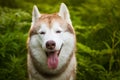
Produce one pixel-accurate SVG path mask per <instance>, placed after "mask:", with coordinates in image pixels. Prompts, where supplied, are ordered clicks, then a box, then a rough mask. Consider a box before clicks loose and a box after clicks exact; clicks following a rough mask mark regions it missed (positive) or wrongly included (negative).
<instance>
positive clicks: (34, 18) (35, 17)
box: [31, 5, 41, 27]
mask: <svg viewBox="0 0 120 80" xmlns="http://www.w3.org/2000/svg"><path fill="white" fill-rule="evenodd" d="M40 16H41V14H40V12H39V10H38V8H37V6H36V5H35V6H34V7H33V12H32V24H31V27H32V26H33V25H35V23H36V21H37V20H38V18H39V17H40Z"/></svg>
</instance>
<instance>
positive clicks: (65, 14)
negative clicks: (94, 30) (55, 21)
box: [58, 3, 72, 25]
mask: <svg viewBox="0 0 120 80" xmlns="http://www.w3.org/2000/svg"><path fill="white" fill-rule="evenodd" d="M58 15H59V16H61V17H62V18H63V19H64V20H66V21H67V22H68V23H69V24H70V25H72V22H71V19H70V15H69V11H68V9H67V6H66V5H65V4H64V3H62V4H61V6H60V10H59V13H58Z"/></svg>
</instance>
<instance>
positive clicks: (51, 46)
mask: <svg viewBox="0 0 120 80" xmlns="http://www.w3.org/2000/svg"><path fill="white" fill-rule="evenodd" d="M55 46H56V44H55V42H54V41H53V40H50V41H47V42H46V48H47V49H54V48H55Z"/></svg>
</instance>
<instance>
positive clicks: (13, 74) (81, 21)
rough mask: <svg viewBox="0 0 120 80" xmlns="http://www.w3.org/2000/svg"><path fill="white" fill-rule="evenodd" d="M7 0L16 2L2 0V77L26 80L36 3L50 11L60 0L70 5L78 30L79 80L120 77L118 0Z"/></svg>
mask: <svg viewBox="0 0 120 80" xmlns="http://www.w3.org/2000/svg"><path fill="white" fill-rule="evenodd" d="M7 1H9V3H12V1H13V2H14V3H15V4H14V5H13V4H7V3H5V2H4V1H3V0H1V1H0V5H1V6H2V7H1V8H0V75H1V76H0V80H16V79H17V80H26V79H27V69H26V53H27V50H26V38H27V33H28V30H29V27H30V22H31V11H32V6H33V3H34V4H37V6H38V7H39V10H40V12H47V13H51V12H55V11H56V12H57V10H58V8H59V5H60V4H59V3H61V2H65V3H66V4H67V5H68V8H69V10H70V13H71V19H72V21H73V25H74V28H75V30H76V36H77V52H76V53H77V54H76V57H77V62H78V66H77V80H120V7H119V3H120V1H119V0H109V1H107V0H99V1H98V0H79V1H78V0H74V1H73V0H69V1H68V0H65V1H63V0H60V1H58V2H57V1H56V0H53V1H52V2H51V1H49V0H46V3H44V2H43V1H42V0H34V1H31V0H21V4H19V3H20V2H19V1H17V0H7ZM38 3H39V4H38ZM52 5H54V7H53V6H52ZM5 6H7V7H10V8H12V9H10V8H6V7H5ZM26 6H28V7H27V8H25V7H26ZM3 7H4V8H3ZM55 7H56V8H55ZM13 8H17V9H13ZM20 8H21V9H20Z"/></svg>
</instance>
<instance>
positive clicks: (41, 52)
mask: <svg viewBox="0 0 120 80" xmlns="http://www.w3.org/2000/svg"><path fill="white" fill-rule="evenodd" d="M58 14H59V16H61V17H62V18H63V19H64V20H66V21H67V22H68V23H69V24H70V25H72V23H71V20H70V15H69V11H68V9H67V7H66V6H65V4H64V3H62V4H61V7H60V11H59V13H58ZM40 16H41V15H40V13H39V11H38V8H37V7H36V6H34V9H33V16H32V25H31V26H32V27H34V26H33V25H35V23H36V20H37V19H38V18H39V17H40ZM39 26H40V29H39V30H37V33H39V34H36V35H32V36H31V38H30V39H29V44H28V45H29V46H30V49H31V52H32V55H33V56H34V57H35V59H36V60H37V61H38V62H39V63H40V64H41V67H40V68H41V69H42V70H44V71H48V72H51V73H55V72H57V71H58V70H59V69H60V68H62V66H63V65H64V64H66V63H67V60H68V58H69V56H70V55H71V54H72V53H73V52H74V48H75V35H74V34H72V33H70V32H67V31H65V30H66V29H63V28H62V27H61V26H60V24H59V23H58V22H57V21H54V22H53V23H52V25H51V28H49V26H48V25H47V24H46V23H42V24H40V25H39ZM65 28H66V27H65ZM31 29H32V28H31ZM58 30H59V31H61V33H56V31H58ZM41 32H45V34H40V33H41ZM49 40H53V41H54V42H55V43H56V47H55V49H56V50H60V48H61V46H62V44H63V47H62V49H61V52H60V55H59V63H58V66H57V68H56V69H54V70H53V69H49V68H48V65H47V56H46V54H45V50H47V48H46V42H47V41H49ZM75 68H76V59H75V55H73V56H72V58H71V60H70V64H69V65H68V67H67V69H66V70H65V71H64V72H63V73H62V75H60V76H59V77H56V78H52V79H46V78H44V77H43V76H41V75H39V73H38V72H37V71H36V69H35V68H34V66H33V63H32V61H31V57H30V54H28V71H29V78H30V80H66V76H70V75H69V73H71V71H72V70H73V69H75ZM73 79H74V76H72V75H71V77H70V80H73Z"/></svg>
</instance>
